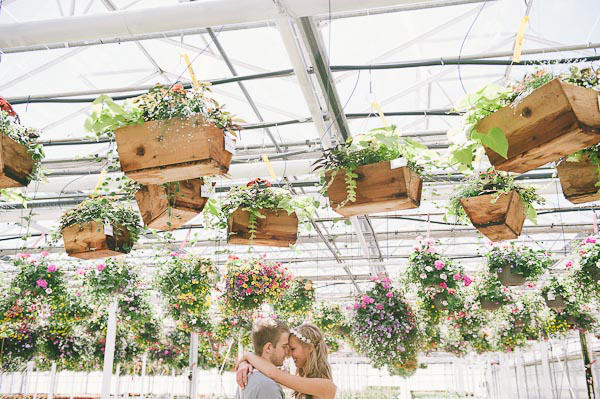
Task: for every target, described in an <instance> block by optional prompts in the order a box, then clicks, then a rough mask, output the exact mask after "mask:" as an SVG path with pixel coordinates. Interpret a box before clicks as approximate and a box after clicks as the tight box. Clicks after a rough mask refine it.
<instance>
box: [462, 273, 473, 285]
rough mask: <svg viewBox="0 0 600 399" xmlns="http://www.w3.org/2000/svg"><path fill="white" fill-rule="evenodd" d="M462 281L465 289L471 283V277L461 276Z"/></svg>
mask: <svg viewBox="0 0 600 399" xmlns="http://www.w3.org/2000/svg"><path fill="white" fill-rule="evenodd" d="M463 281H464V283H465V287H468V286H469V285H471V283H472V282H473V280H471V277H469V276H463Z"/></svg>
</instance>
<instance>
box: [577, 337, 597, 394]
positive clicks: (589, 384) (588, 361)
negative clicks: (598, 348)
mask: <svg viewBox="0 0 600 399" xmlns="http://www.w3.org/2000/svg"><path fill="white" fill-rule="evenodd" d="M586 338H587V337H586V336H585V333H583V332H581V331H580V332H579V342H580V343H581V354H582V355H583V366H584V367H585V383H586V388H587V393H588V399H596V393H595V392H594V376H593V373H592V356H591V354H590V351H589V349H588V342H587V339H586Z"/></svg>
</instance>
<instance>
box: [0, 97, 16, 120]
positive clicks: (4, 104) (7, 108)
mask: <svg viewBox="0 0 600 399" xmlns="http://www.w3.org/2000/svg"><path fill="white" fill-rule="evenodd" d="M0 109H1V110H2V111H4V112H6V113H7V114H9V115H10V116H17V113H16V112H15V110H14V109H13V107H12V106H11V105H10V104H9V102H8V101H6V100H5V99H4V97H0Z"/></svg>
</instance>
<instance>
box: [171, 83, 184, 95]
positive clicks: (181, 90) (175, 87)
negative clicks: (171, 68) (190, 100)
mask: <svg viewBox="0 0 600 399" xmlns="http://www.w3.org/2000/svg"><path fill="white" fill-rule="evenodd" d="M171 90H173V91H175V92H178V93H183V94H185V89H184V88H183V85H180V84H176V85H173V87H172V88H171Z"/></svg>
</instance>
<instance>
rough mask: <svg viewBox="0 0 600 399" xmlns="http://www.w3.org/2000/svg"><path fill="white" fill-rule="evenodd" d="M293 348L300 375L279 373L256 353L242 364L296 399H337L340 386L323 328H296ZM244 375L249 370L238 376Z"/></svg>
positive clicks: (245, 356) (292, 336)
mask: <svg viewBox="0 0 600 399" xmlns="http://www.w3.org/2000/svg"><path fill="white" fill-rule="evenodd" d="M289 347H290V348H289V349H290V356H291V357H292V358H293V359H294V364H295V365H296V375H291V374H289V373H286V372H285V371H281V370H279V369H278V368H277V367H275V366H274V365H273V364H271V363H270V362H268V361H267V360H265V359H263V358H261V357H259V356H256V355H255V354H254V353H246V354H244V356H243V358H242V359H241V360H240V361H241V362H243V361H246V362H248V363H250V365H252V367H254V368H256V369H258V370H259V371H260V372H261V373H263V374H264V375H266V376H267V377H269V378H271V379H272V380H273V381H275V382H277V383H278V384H281V385H283V386H286V387H288V388H290V389H293V390H294V398H296V399H333V398H334V397H335V391H336V386H335V384H334V383H333V381H332V376H331V367H330V366H329V362H328V361H327V346H326V345H325V339H324V338H323V334H322V333H321V331H320V330H319V328H318V327H317V326H315V325H314V324H311V323H304V324H302V325H301V326H299V327H296V328H292V329H291V330H290V342H289ZM242 369H243V367H242ZM240 372H241V373H242V374H246V373H247V370H246V371H239V372H238V374H239V373H240ZM243 380H245V378H244V379H243ZM240 385H243V384H240ZM242 388H243V386H242Z"/></svg>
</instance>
